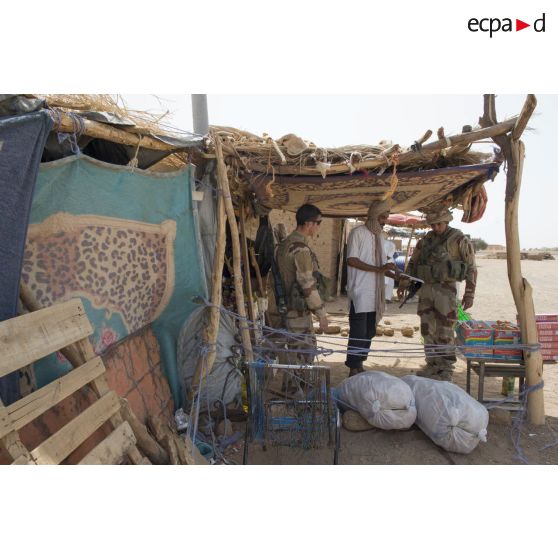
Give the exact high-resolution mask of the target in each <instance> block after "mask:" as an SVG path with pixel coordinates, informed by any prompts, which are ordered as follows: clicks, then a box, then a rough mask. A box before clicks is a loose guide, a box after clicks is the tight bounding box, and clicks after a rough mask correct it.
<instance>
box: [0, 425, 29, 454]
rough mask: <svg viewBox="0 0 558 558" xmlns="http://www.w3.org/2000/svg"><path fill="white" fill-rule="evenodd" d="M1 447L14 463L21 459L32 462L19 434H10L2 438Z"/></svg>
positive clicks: (0, 440)
mask: <svg viewBox="0 0 558 558" xmlns="http://www.w3.org/2000/svg"><path fill="white" fill-rule="evenodd" d="M0 447H3V448H4V449H5V450H6V452H7V453H8V454H9V455H10V457H11V458H12V459H13V460H14V461H18V460H20V459H21V458H24V459H25V460H27V461H32V458H31V454H30V453H29V450H28V449H27V448H26V447H25V446H24V445H23V443H22V441H21V440H20V439H19V435H18V433H17V432H9V433H8V434H6V435H5V436H3V437H2V438H0Z"/></svg>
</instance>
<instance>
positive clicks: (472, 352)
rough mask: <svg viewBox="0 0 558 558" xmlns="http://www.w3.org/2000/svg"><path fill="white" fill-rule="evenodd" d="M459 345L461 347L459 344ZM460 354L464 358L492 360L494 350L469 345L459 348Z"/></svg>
mask: <svg viewBox="0 0 558 558" xmlns="http://www.w3.org/2000/svg"><path fill="white" fill-rule="evenodd" d="M461 345H463V344H462V343H461ZM460 350H461V352H462V353H463V356H464V357H465V358H493V357H494V349H493V348H492V347H487V346H484V345H471V346H465V347H461V349H460Z"/></svg>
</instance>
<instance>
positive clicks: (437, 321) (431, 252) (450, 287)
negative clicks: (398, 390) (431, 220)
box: [406, 226, 477, 374]
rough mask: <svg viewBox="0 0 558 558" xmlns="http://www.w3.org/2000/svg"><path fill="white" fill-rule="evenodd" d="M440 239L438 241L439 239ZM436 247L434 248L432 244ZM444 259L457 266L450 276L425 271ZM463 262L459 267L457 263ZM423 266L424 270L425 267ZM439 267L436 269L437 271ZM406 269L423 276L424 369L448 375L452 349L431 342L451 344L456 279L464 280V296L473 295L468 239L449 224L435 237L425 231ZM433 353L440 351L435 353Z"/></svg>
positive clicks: (473, 274)
mask: <svg viewBox="0 0 558 558" xmlns="http://www.w3.org/2000/svg"><path fill="white" fill-rule="evenodd" d="M440 241H441V242H440ZM436 246H437V247H436ZM448 260H449V261H451V262H452V263H453V264H454V265H456V266H457V267H458V268H460V269H461V272H457V273H456V274H455V275H454V278H452V277H451V276H450V277H445V278H443V279H442V280H440V274H439V273H436V272H434V275H435V276H437V278H436V277H433V276H432V273H431V272H429V271H428V268H430V270H432V267H431V266H432V265H436V264H440V265H441V266H442V267H446V266H447V264H448ZM462 263H463V264H465V266H462V265H461V264H462ZM425 268H426V269H425ZM439 269H440V267H439V268H438V270H439ZM406 272H407V273H408V274H409V275H413V276H415V277H419V278H420V279H424V284H423V285H422V287H421V288H420V290H419V301H418V315H419V316H420V328H421V334H422V336H423V338H424V351H425V356H426V364H427V368H428V369H432V371H433V372H436V371H440V370H441V371H446V372H448V373H450V374H451V372H452V370H453V367H454V365H455V362H456V357H455V348H448V347H445V348H444V347H439V348H438V349H437V348H436V347H435V345H454V344H455V336H454V326H455V323H456V321H457V281H456V279H455V276H457V280H463V279H464V280H465V294H464V296H465V297H470V298H471V299H472V298H474V295H475V287H476V282H477V268H476V265H475V251H474V248H473V245H472V243H471V241H470V240H469V239H468V238H467V237H466V236H465V235H464V234H463V233H462V232H461V231H460V230H458V229H454V228H452V227H449V226H448V228H447V229H446V231H445V232H444V233H443V234H442V235H441V236H440V237H437V236H436V235H435V234H434V233H433V232H429V233H428V234H427V235H426V236H425V237H424V238H423V239H421V240H419V242H418V243H417V246H416V248H415V250H414V252H413V255H412V256H411V259H410V260H409V263H408V265H407V270H406ZM437 352H443V354H442V355H437V354H436V353H437Z"/></svg>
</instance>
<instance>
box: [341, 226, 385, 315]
mask: <svg viewBox="0 0 558 558" xmlns="http://www.w3.org/2000/svg"><path fill="white" fill-rule="evenodd" d="M347 258H358V259H359V260H361V261H362V262H364V263H367V264H369V265H377V266H380V265H382V261H385V256H384V255H383V254H379V257H378V255H377V254H376V240H375V237H374V235H373V234H372V233H371V232H370V231H369V230H368V229H367V228H366V226H364V225H359V226H358V227H355V228H354V229H353V230H352V231H351V233H350V234H349V239H348V241H347ZM376 277H378V274H377V273H372V272H370V271H362V270H361V269H357V268H356V267H352V266H350V265H349V266H347V296H348V298H349V301H350V302H352V303H353V305H354V307H355V312H357V313H359V312H375V311H376Z"/></svg>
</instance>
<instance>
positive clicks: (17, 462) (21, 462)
mask: <svg viewBox="0 0 558 558" xmlns="http://www.w3.org/2000/svg"><path fill="white" fill-rule="evenodd" d="M12 465H37V464H36V463H35V462H34V461H33V460H32V459H30V458H29V457H27V456H25V455H20V456H19V457H18V458H17V459H16V460H15V461H14V462H13V463H12Z"/></svg>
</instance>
